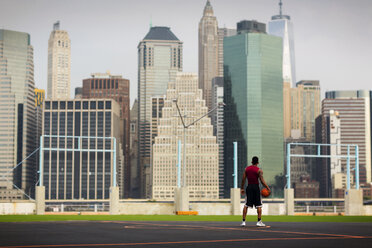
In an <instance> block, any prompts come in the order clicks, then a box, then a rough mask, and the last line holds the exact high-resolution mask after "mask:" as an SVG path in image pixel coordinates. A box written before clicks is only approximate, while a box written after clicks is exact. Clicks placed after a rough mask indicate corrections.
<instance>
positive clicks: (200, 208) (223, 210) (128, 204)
mask: <svg viewBox="0 0 372 248" xmlns="http://www.w3.org/2000/svg"><path fill="white" fill-rule="evenodd" d="M243 206H244V203H241V206H240V209H241V210H243ZM189 210H192V211H197V212H198V214H199V215H231V203H230V202H226V201H211V202H208V201H205V202H202V201H200V202H190V204H189ZM119 214H129V215H131V214H133V215H136V214H139V215H142V214H143V215H173V214H175V206H174V203H173V202H150V201H120V202H119ZM240 214H241V212H240V213H239V215H240ZM256 214H257V211H256V209H249V210H248V215H256ZM262 214H264V215H284V214H285V204H284V203H271V202H270V203H264V204H263V208H262Z"/></svg>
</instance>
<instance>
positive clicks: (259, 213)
mask: <svg viewBox="0 0 372 248" xmlns="http://www.w3.org/2000/svg"><path fill="white" fill-rule="evenodd" d="M261 215H262V208H257V219H258V221H260V220H261Z"/></svg>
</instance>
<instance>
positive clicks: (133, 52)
mask: <svg viewBox="0 0 372 248" xmlns="http://www.w3.org/2000/svg"><path fill="white" fill-rule="evenodd" d="M278 2H279V1H278V0H211V4H212V6H213V9H214V14H215V16H216V17H217V20H218V24H219V26H220V27H224V26H225V27H230V28H235V27H236V23H237V22H238V21H241V20H243V19H246V20H251V19H255V20H257V21H259V22H264V23H267V22H268V21H269V20H270V18H271V16H272V15H276V14H278V12H279V8H278ZM205 3H206V0H187V1H185V0H183V1H181V0H63V1H62V0H60V1H57V0H0V28H4V29H10V30H15V31H22V32H27V33H29V34H30V35H31V43H32V45H33V47H34V63H35V82H36V86H37V87H39V88H44V89H46V87H47V63H48V60H47V53H48V39H49V35H50V32H51V31H52V29H53V23H54V22H55V21H57V20H60V22H61V29H62V30H67V31H68V33H69V36H70V39H71V86H72V89H71V94H72V96H73V95H74V89H75V87H77V86H81V84H82V80H83V79H84V78H88V77H90V74H91V73H94V72H106V71H107V70H110V71H111V73H112V74H120V75H122V76H123V77H124V78H128V79H129V80H130V87H131V102H133V101H134V99H135V98H136V97H137V45H138V43H139V41H140V40H141V39H143V37H144V36H145V35H146V34H147V32H148V31H149V26H150V22H151V20H152V24H153V26H169V27H171V30H172V31H173V33H174V34H175V35H176V36H177V37H178V38H179V39H180V40H181V41H183V45H184V51H183V52H184V60H183V65H184V71H187V72H197V71H198V23H199V21H200V18H201V17H202V13H203V9H204V6H205ZM283 14H286V15H290V16H291V20H292V21H293V25H294V40H295V55H296V70H297V72H296V75H297V76H296V79H297V80H304V79H309V80H320V84H321V88H322V92H324V91H326V90H350V89H369V90H370V89H372V79H371V78H372V0H283Z"/></svg>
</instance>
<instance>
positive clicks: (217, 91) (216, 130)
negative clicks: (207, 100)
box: [210, 77, 225, 198]
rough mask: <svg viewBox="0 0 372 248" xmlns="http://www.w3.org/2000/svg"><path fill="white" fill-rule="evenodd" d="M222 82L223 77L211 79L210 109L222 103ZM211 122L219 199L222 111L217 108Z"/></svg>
mask: <svg viewBox="0 0 372 248" xmlns="http://www.w3.org/2000/svg"><path fill="white" fill-rule="evenodd" d="M223 91H224V81H223V77H215V78H213V79H212V108H215V107H217V106H218V105H219V104H221V103H223ZM210 116H211V121H212V125H213V135H214V136H216V139H217V143H218V164H219V165H218V184H219V194H220V198H224V197H225V195H224V193H225V191H224V187H225V181H224V180H225V167H224V160H223V159H224V136H223V122H224V109H223V108H217V109H216V110H215V111H213V112H212V113H211V114H210Z"/></svg>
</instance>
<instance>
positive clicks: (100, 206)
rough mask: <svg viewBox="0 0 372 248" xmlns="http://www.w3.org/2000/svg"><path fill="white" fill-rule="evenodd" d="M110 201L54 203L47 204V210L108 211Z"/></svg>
mask: <svg viewBox="0 0 372 248" xmlns="http://www.w3.org/2000/svg"><path fill="white" fill-rule="evenodd" d="M109 210H110V204H109V202H102V203H76V204H73V203H58V204H56V203H53V204H48V203H47V204H46V205H45V212H60V213H61V212H62V213H63V212H95V213H97V212H108V211H109Z"/></svg>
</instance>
